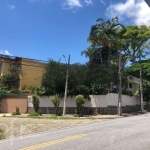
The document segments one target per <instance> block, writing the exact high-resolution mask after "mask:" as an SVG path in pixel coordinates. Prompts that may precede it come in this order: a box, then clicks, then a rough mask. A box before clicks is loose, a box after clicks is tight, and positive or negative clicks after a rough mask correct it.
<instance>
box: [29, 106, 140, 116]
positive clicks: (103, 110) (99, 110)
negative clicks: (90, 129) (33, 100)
mask: <svg viewBox="0 0 150 150" xmlns="http://www.w3.org/2000/svg"><path fill="white" fill-rule="evenodd" d="M32 111H34V108H33V107H29V108H28V112H29V113H30V112H32ZM117 111H118V107H117V106H108V107H84V110H83V114H84V115H96V114H101V115H106V114H114V115H115V114H117ZM137 111H140V105H136V106H123V107H122V112H123V113H131V112H137ZM59 112H60V113H63V107H60V108H59ZM39 113H41V114H54V113H55V108H54V107H40V108H39ZM74 113H75V107H67V108H66V114H74Z"/></svg>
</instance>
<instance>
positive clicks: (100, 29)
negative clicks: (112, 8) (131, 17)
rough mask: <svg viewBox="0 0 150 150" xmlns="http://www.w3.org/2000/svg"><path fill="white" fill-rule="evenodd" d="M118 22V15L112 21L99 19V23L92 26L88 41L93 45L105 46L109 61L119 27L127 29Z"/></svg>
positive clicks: (108, 60)
mask: <svg viewBox="0 0 150 150" xmlns="http://www.w3.org/2000/svg"><path fill="white" fill-rule="evenodd" d="M115 22H118V17H115V18H113V19H112V21H109V20H108V21H104V20H103V19H101V18H99V19H97V24H96V25H93V26H92V27H91V31H90V35H89V38H88V41H89V42H91V43H92V45H93V46H99V47H103V48H104V50H105V51H106V53H107V63H109V62H110V53H111V50H112V49H113V48H114V46H115V45H114V42H115V40H116V35H117V33H116V31H117V30H119V29H125V27H124V26H123V25H122V24H118V23H115Z"/></svg>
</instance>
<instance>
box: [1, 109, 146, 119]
mask: <svg viewBox="0 0 150 150" xmlns="http://www.w3.org/2000/svg"><path fill="white" fill-rule="evenodd" d="M145 113H149V112H147V111H144V113H141V112H140V111H139V112H133V113H123V114H122V116H118V115H109V114H108V115H100V114H99V115H97V116H94V115H89V116H88V115H87V116H86V115H85V116H83V117H79V118H81V119H88V118H89V119H115V118H122V117H130V116H137V115H142V114H145ZM27 115H28V114H21V115H19V116H16V117H27ZM50 115H51V114H42V116H40V118H42V117H43V118H44V117H45V118H46V117H49V116H50ZM3 116H8V117H9V116H11V113H0V117H3ZM59 117H60V118H61V117H66V118H78V117H74V116H73V115H71V114H66V115H65V116H59Z"/></svg>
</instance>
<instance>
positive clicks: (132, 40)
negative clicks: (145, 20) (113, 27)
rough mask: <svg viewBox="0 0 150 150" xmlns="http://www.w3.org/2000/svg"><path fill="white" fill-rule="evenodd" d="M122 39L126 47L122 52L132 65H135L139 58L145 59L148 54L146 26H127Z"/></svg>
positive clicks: (149, 30)
mask: <svg viewBox="0 0 150 150" xmlns="http://www.w3.org/2000/svg"><path fill="white" fill-rule="evenodd" d="M122 38H123V39H124V43H125V45H126V48H125V50H124V52H125V53H126V54H127V55H128V56H129V57H128V58H129V60H130V61H131V62H132V63H135V61H136V60H137V59H139V58H145V56H146V55H147V54H148V53H149V52H150V47H149V45H150V41H149V39H150V28H149V27H147V26H146V25H141V26H137V25H129V26H127V27H126V32H125V33H124V34H123V36H122Z"/></svg>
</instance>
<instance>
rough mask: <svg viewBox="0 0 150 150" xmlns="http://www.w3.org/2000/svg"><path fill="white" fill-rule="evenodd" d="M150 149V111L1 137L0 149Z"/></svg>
mask: <svg viewBox="0 0 150 150" xmlns="http://www.w3.org/2000/svg"><path fill="white" fill-rule="evenodd" d="M18 149H20V150H35V149H40V150H150V113H146V114H143V115H138V116H132V117H126V118H119V119H112V120H106V121H102V122H99V123H90V124H86V125H81V126H76V127H69V128H64V129H58V130H53V131H47V132H44V133H39V134H32V135H27V136H21V137H17V138H10V139H6V140H2V141H0V150H18Z"/></svg>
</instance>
